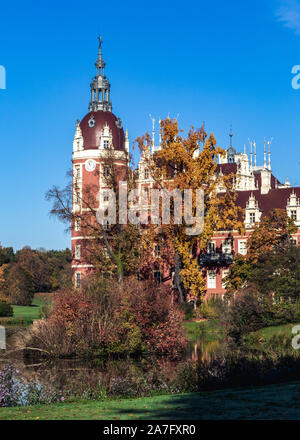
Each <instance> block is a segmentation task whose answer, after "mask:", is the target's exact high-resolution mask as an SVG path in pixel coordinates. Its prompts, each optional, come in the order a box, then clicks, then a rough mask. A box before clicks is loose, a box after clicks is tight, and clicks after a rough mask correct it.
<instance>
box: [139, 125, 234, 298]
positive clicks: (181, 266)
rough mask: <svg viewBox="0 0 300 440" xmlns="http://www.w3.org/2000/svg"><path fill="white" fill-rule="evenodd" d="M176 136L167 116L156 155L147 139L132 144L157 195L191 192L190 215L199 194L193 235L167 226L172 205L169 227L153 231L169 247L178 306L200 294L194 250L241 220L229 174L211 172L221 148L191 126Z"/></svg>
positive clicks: (201, 281) (177, 226)
mask: <svg viewBox="0 0 300 440" xmlns="http://www.w3.org/2000/svg"><path fill="white" fill-rule="evenodd" d="M181 133H182V130H179V129H178V123H177V120H175V119H169V118H168V119H165V120H163V121H161V139H162V142H161V148H160V150H159V151H157V152H156V153H155V154H154V155H151V154H149V151H150V145H151V139H150V137H149V135H145V136H142V137H140V138H138V139H137V143H138V145H139V147H140V150H141V152H142V154H143V155H144V161H145V162H146V163H147V166H148V169H149V170H150V173H151V176H152V178H153V180H154V182H155V185H156V187H157V188H159V189H161V190H162V191H164V190H176V189H178V190H180V191H181V192H184V190H187V189H189V190H192V198H191V200H190V208H191V212H192V216H193V217H195V215H196V209H197V199H196V190H199V189H200V190H203V195H204V198H203V211H204V222H203V228H202V229H201V230H200V229H199V231H198V232H197V233H196V234H195V235H188V234H187V233H186V228H187V226H190V225H189V224H188V222H187V221H186V219H185V220H184V221H183V222H182V224H174V222H173V223H172V220H174V205H172V206H173V211H172V220H171V223H172V224H169V225H164V224H161V225H160V227H159V228H157V229H156V232H159V233H160V234H163V236H164V237H165V242H166V243H168V244H169V243H172V244H173V249H174V254H173V259H174V267H175V275H174V283H175V285H176V288H177V290H178V292H179V297H180V301H181V302H183V301H184V300H185V299H186V298H187V299H193V300H196V301H197V300H199V299H200V298H201V296H202V295H203V294H204V292H205V283H204V277H203V273H202V272H201V270H199V264H198V252H199V251H201V250H203V249H205V247H206V245H207V242H208V240H209V239H210V238H211V236H212V234H213V232H214V231H216V230H217V231H218V230H223V231H230V230H232V229H237V230H239V231H242V230H243V222H242V212H241V209H240V208H239V207H238V206H237V205H236V203H235V201H236V193H235V191H234V186H233V176H232V175H229V176H224V175H223V176H221V175H217V173H216V171H217V161H218V156H219V155H223V154H224V150H222V149H221V148H219V147H217V145H216V140H215V138H214V136H213V134H211V135H210V136H207V133H206V132H205V130H204V127H203V126H202V128H201V129H194V128H191V129H190V131H189V132H188V135H187V136H186V137H183V136H182V134H181ZM195 226H197V225H195ZM148 231H149V234H151V235H153V228H151V227H150V228H148ZM144 240H145V238H144ZM150 241H151V239H150ZM148 242H149V240H148ZM148 245H149V243H148Z"/></svg>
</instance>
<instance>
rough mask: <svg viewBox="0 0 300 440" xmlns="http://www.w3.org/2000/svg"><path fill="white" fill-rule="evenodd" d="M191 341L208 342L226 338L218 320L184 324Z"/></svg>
mask: <svg viewBox="0 0 300 440" xmlns="http://www.w3.org/2000/svg"><path fill="white" fill-rule="evenodd" d="M183 326H184V327H185V329H186V332H187V333H186V334H187V338H188V340H189V341H198V340H199V339H203V340H204V341H206V342H209V341H218V340H222V339H224V337H225V333H224V328H223V327H222V325H221V324H220V322H219V321H218V320H217V319H208V320H207V321H192V322H184V323H183Z"/></svg>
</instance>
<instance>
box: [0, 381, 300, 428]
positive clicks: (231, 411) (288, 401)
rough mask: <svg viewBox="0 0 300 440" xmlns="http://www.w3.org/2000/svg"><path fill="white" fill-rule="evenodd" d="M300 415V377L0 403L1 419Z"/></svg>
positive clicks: (299, 417)
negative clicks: (129, 395) (147, 393)
mask: <svg viewBox="0 0 300 440" xmlns="http://www.w3.org/2000/svg"><path fill="white" fill-rule="evenodd" d="M25 419H26V420H37V419H40V420H45V419H47V420H59V419H60V420H70V419H72V420H75V419H80V420H116V419H120V420H159V419H161V420H170V419H178V420H201V419H203V420H205V419H207V420H218V419H219V420H223V419H226V420H238V419H240V420H243V419H244V420H258V419H264V420H291V419H296V420H300V382H299V381H298V382H290V383H284V384H276V385H268V386H264V387H254V388H245V389H234V390H233V389H229V390H221V391H210V392H203V393H193V394H177V395H173V396H155V397H144V398H138V399H124V400H107V401H89V402H76V401H74V402H70V403H59V404H54V405H39V406H31V407H14V408H0V420H25Z"/></svg>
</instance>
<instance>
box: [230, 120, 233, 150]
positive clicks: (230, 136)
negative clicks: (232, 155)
mask: <svg viewBox="0 0 300 440" xmlns="http://www.w3.org/2000/svg"><path fill="white" fill-rule="evenodd" d="M232 136H233V134H232V124H231V125H230V133H229V137H230V147H231V148H232Z"/></svg>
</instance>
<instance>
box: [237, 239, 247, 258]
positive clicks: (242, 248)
mask: <svg viewBox="0 0 300 440" xmlns="http://www.w3.org/2000/svg"><path fill="white" fill-rule="evenodd" d="M238 253H239V254H241V255H246V253H247V241H246V240H239V244H238Z"/></svg>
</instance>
